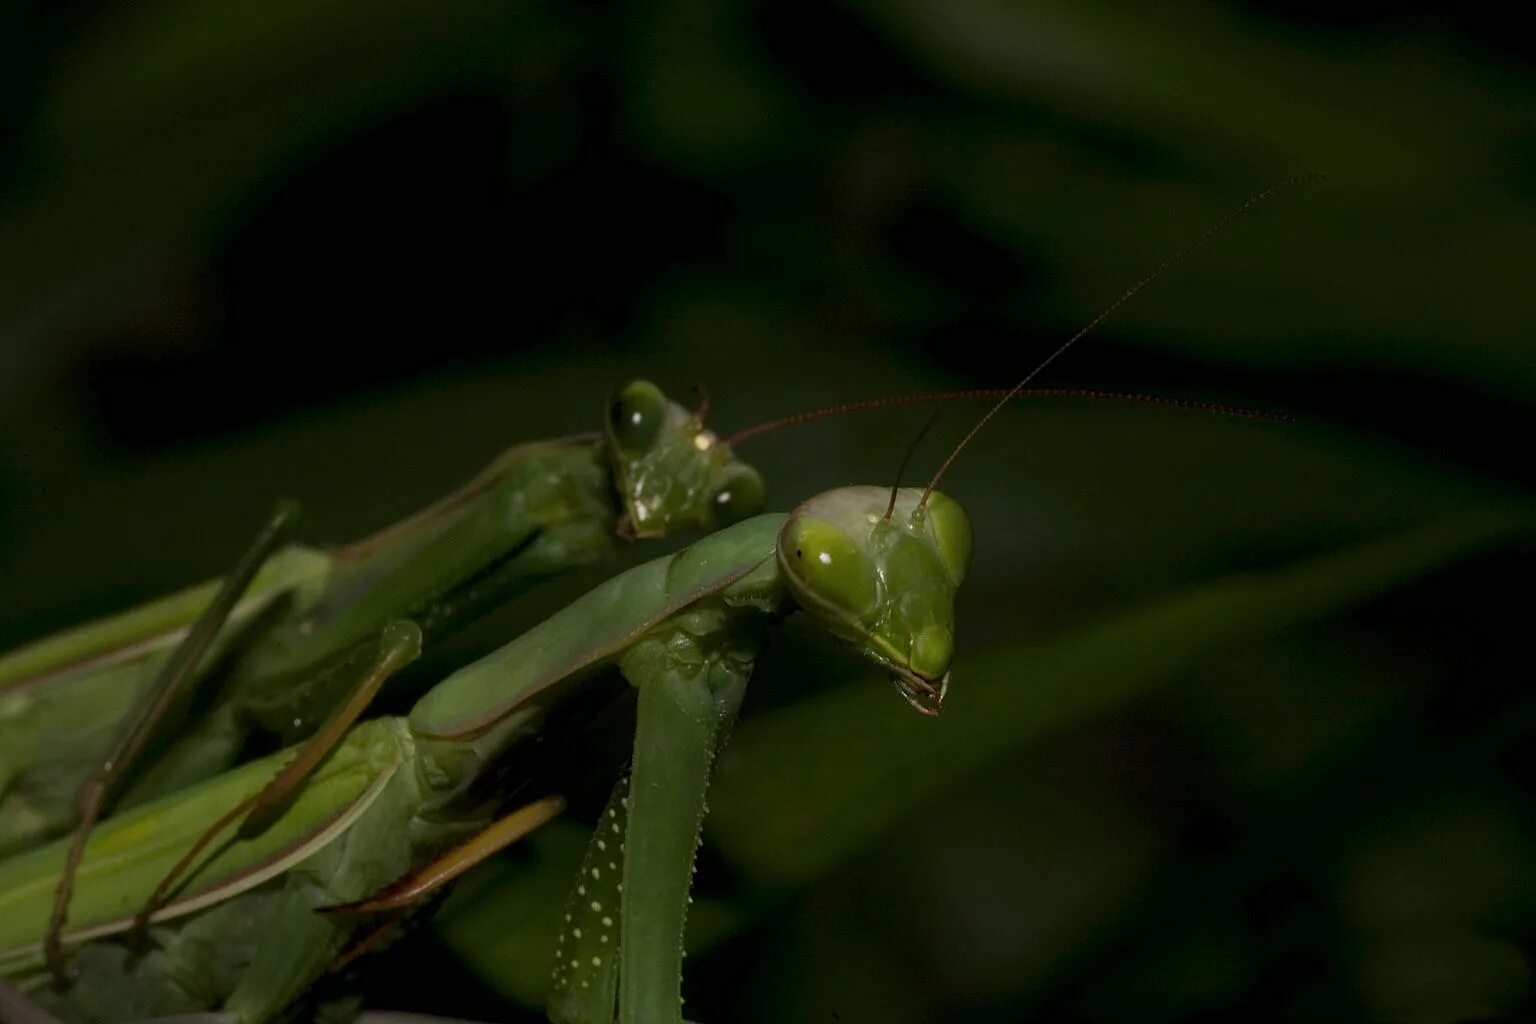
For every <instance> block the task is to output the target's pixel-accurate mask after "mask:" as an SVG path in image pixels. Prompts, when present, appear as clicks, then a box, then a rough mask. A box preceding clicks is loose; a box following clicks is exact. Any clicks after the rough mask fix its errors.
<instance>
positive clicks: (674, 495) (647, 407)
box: [605, 380, 766, 538]
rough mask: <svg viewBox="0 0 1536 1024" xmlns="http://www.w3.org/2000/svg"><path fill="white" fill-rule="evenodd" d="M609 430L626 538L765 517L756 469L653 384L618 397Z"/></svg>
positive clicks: (637, 384)
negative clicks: (759, 516)
mask: <svg viewBox="0 0 1536 1024" xmlns="http://www.w3.org/2000/svg"><path fill="white" fill-rule="evenodd" d="M605 429H606V435H607V439H608V450H609V453H610V461H611V465H612V469H613V478H614V484H615V486H616V488H617V490H618V493H619V498H620V500H621V501H622V502H623V506H624V512H623V516H622V518H621V519H620V521H619V529H620V532H621V533H623V534H624V535H626V536H629V537H633V538H643V537H662V536H666V535H668V534H671V533H674V532H676V531H678V530H684V529H699V530H717V529H719V528H720V527H722V526H729V525H730V524H732V523H735V522H739V521H740V520H742V519H746V518H748V517H749V516H754V515H757V513H759V512H761V511H762V510H763V501H764V497H765V491H766V488H765V487H764V485H763V478H762V476H761V475H760V474H759V473H758V472H757V470H755V469H753V468H752V467H751V466H749V465H747V464H746V463H744V462H742V461H741V460H739V459H737V458H736V456H735V454H734V453H733V452H732V451H731V446H730V445H728V444H726V443H725V442H724V441H722V440H720V439H719V438H718V437H716V436H715V434H714V432H713V431H710V430H707V429H705V427H704V417H703V414H702V413H701V412H694V411H690V410H688V409H685V408H684V407H683V406H681V405H679V404H678V403H677V402H674V401H672V400H671V399H669V398H668V397H667V396H666V395H665V394H663V393H662V390H661V389H660V388H658V387H657V386H656V385H655V384H652V383H651V382H650V381H648V380H636V381H631V382H630V383H628V384H626V385H624V386H623V387H622V388H620V389H619V390H618V391H616V392H614V394H613V397H612V398H611V399H610V400H609V403H608V417H607V421H606V428H605Z"/></svg>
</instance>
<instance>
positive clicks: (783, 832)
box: [706, 513, 1519, 885]
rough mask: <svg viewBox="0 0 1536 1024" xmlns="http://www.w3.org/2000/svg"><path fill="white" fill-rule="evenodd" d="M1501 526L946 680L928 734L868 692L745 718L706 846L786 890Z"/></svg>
mask: <svg viewBox="0 0 1536 1024" xmlns="http://www.w3.org/2000/svg"><path fill="white" fill-rule="evenodd" d="M1518 525H1519V520H1518V519H1516V518H1513V517H1510V516H1507V515H1504V514H1499V513H1489V514H1487V515H1479V516H1468V517H1463V518H1457V519H1453V520H1449V521H1444V522H1436V523H1431V524H1428V525H1426V526H1423V527H1420V528H1417V529H1413V530H1410V531H1408V532H1406V533H1403V534H1399V535H1397V536H1393V537H1389V538H1385V539H1382V540H1378V541H1374V542H1371V543H1367V544H1364V545H1361V546H1358V547H1354V548H1351V549H1348V550H1345V551H1342V552H1339V553H1337V554H1331V555H1327V556H1324V557H1322V558H1318V559H1313V560H1309V561H1306V562H1303V563H1301V564H1299V565H1293V566H1290V567H1287V568H1284V569H1280V570H1277V571H1273V572H1267V573H1254V574H1244V575H1240V576H1236V577H1232V578H1228V579H1225V580H1221V581H1219V582H1216V583H1212V584H1209V585H1206V586H1202V587H1198V588H1195V589H1194V590H1192V591H1189V592H1187V593H1184V594H1180V595H1177V596H1175V597H1172V598H1169V599H1167V600H1163V601H1158V602H1156V603H1154V604H1151V605H1149V606H1147V607H1144V608H1140V609H1136V610H1134V611H1131V612H1129V613H1126V614H1123V615H1119V616H1115V617H1112V618H1110V619H1107V620H1105V621H1104V622H1102V623H1100V624H1098V625H1096V626H1093V627H1090V628H1088V629H1084V630H1082V631H1079V632H1076V633H1073V634H1072V635H1070V636H1067V637H1064V638H1063V639H1061V640H1059V641H1057V642H1055V643H1050V644H1046V645H1044V646H1041V647H1038V648H1036V649H1034V650H1026V651H1019V650H1010V649H998V650H993V651H988V652H986V653H984V654H981V655H979V656H975V657H971V658H967V657H966V656H965V655H964V653H963V651H964V649H963V647H962V653H961V655H960V658H959V660H958V662H957V664H956V666H955V671H954V680H953V682H952V686H951V691H950V698H949V701H948V703H947V705H946V707H945V710H944V713H943V714H942V715H941V716H939V718H938V719H937V720H927V719H923V718H920V717H919V716H916V715H914V714H912V713H911V711H910V709H908V708H906V707H905V705H903V704H902V703H901V702H900V701H897V700H894V699H893V698H892V697H891V695H890V694H888V693H885V692H881V691H880V689H879V688H878V687H875V686H845V687H841V688H839V689H837V690H835V691H832V692H830V693H828V694H825V695H823V696H821V697H818V698H814V699H811V700H806V701H802V702H800V703H797V704H795V705H792V706H790V707H787V708H784V709H781V710H779V711H775V712H773V713H771V714H767V715H763V716H760V717H758V718H756V719H753V720H752V721H751V722H750V723H749V724H748V726H747V727H745V728H743V729H742V730H741V731H740V733H739V735H738V736H737V737H736V738H735V740H734V741H733V743H732V746H731V748H730V750H729V751H728V753H727V755H726V756H725V757H723V758H722V763H721V770H720V775H719V778H718V779H717V780H716V783H715V787H714V789H713V791H712V795H711V813H710V816H709V819H708V822H707V824H706V829H707V833H708V836H709V839H710V841H712V842H713V843H714V844H715V845H716V848H717V849H720V850H722V851H723V852H724V853H725V855H726V856H728V857H729V858H730V859H731V860H732V861H734V862H735V863H736V864H738V865H739V866H740V867H741V868H742V869H743V870H744V871H745V872H746V873H747V874H748V875H749V876H750V877H751V878H753V879H754V880H755V881H757V882H760V883H765V884H770V885H793V884H799V883H802V882H804V881H806V880H808V879H810V878H811V877H813V876H815V875H816V874H817V873H819V872H821V871H824V870H826V869H827V868H828V867H830V866H831V865H833V864H835V863H837V862H838V861H839V860H841V859H842V858H844V857H846V856H848V855H849V854H850V853H852V852H854V851H855V850H857V849H858V848H860V847H861V846H862V845H864V844H865V843H868V842H870V841H871V840H873V839H874V838H876V837H877V836H879V835H880V834H881V833H882V832H883V831H884V830H886V829H888V828H890V827H892V826H893V825H894V824H895V823H896V822H897V821H899V820H900V819H901V818H902V816H903V815H905V814H906V813H907V812H908V811H910V810H911V809H913V808H915V807H918V806H920V805H921V804H922V803H923V802H924V801H925V800H927V799H929V798H931V797H933V796H934V795H936V794H938V793H939V792H941V791H942V790H943V789H944V788H945V787H947V786H950V785H953V784H954V783H956V782H958V781H960V780H961V779H963V778H964V777H965V776H966V775H967V774H969V773H971V772H974V771H976V770H978V769H980V768H983V767H984V766H986V765H987V764H988V763H989V762H991V761H992V760H994V759H996V758H997V757H998V756H999V755H1001V754H1003V753H1005V752H1007V751H1010V750H1014V749H1017V748H1019V747H1021V746H1024V745H1026V744H1028V743H1030V742H1031V741H1034V740H1036V739H1038V738H1039V737H1041V736H1042V735H1044V734H1046V733H1049V732H1051V731H1054V730H1057V729H1060V728H1061V727H1062V726H1064V725H1066V724H1068V723H1071V722H1074V721H1078V720H1081V719H1083V718H1086V717H1088V716H1090V715H1093V714H1097V713H1100V712H1103V711H1105V710H1108V709H1109V708H1112V707H1115V706H1118V705H1122V704H1124V703H1125V702H1127V701H1129V700H1132V699H1135V698H1136V697H1138V696H1140V695H1142V694H1144V693H1146V692H1147V691H1148V690H1150V689H1151V688H1152V687H1153V686H1154V685H1156V684H1157V683H1159V682H1162V681H1164V680H1167V679H1169V678H1171V677H1174V676H1176V675H1177V674H1178V673H1179V672H1180V671H1181V670H1183V669H1185V668H1187V667H1189V666H1191V665H1193V664H1195V663H1196V662H1198V661H1199V659H1201V658H1202V657H1204V656H1206V655H1207V654H1209V653H1211V652H1213V651H1215V650H1217V649H1219V648H1220V647H1221V646H1223V645H1227V644H1232V643H1238V642H1241V641H1242V640H1244V639H1245V638H1251V637H1258V636H1262V635H1264V634H1266V633H1271V632H1274V631H1276V630H1280V629H1285V628H1287V627H1290V626H1292V625H1295V624H1298V623H1301V622H1305V621H1307V620H1310V619H1317V618H1321V617H1323V616H1325V615H1328V614H1331V613H1333V612H1336V611H1338V610H1340V609H1342V608H1344V607H1346V606H1348V605H1350V604H1352V603H1355V602H1358V601H1361V600H1364V599H1366V598H1368V597H1370V596H1371V595H1373V594H1376V593H1380V592H1382V591H1385V590H1389V589H1391V588H1392V587H1394V586H1397V585H1399V584H1401V583H1403V582H1405V581H1407V580H1409V579H1412V578H1413V577H1415V576H1417V575H1420V574H1423V573H1425V572H1428V571H1430V570H1432V569H1434V568H1435V567H1437V566H1442V565H1445V564H1448V563H1450V562H1453V561H1455V560H1456V559H1457V558H1460V557H1462V556H1464V555H1465V554H1467V553H1468V552H1469V551H1472V550H1474V549H1476V548H1477V547H1479V546H1482V545H1485V544H1487V543H1489V542H1491V541H1493V540H1495V539H1497V538H1499V537H1500V536H1504V535H1507V534H1508V533H1509V532H1510V531H1511V530H1513V529H1515V528H1516V527H1517V526H1518Z"/></svg>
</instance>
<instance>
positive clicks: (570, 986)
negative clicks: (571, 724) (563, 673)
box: [549, 619, 760, 1024]
mask: <svg viewBox="0 0 1536 1024" xmlns="http://www.w3.org/2000/svg"><path fill="white" fill-rule="evenodd" d="M701 626H705V627H706V628H705V629H704V630H701V629H700V627H701ZM709 626H713V627H714V629H713V630H711V629H708V627H709ZM714 630H720V631H721V632H723V633H724V634H725V640H726V642H725V644H724V645H721V644H720V637H718V636H713V635H711V633H713V632H714ZM759 639H760V638H758V637H755V636H754V637H742V636H738V635H735V634H734V632H733V631H732V629H731V623H730V622H729V621H728V619H727V620H726V621H724V622H716V623H708V624H706V623H699V622H691V623H687V624H686V628H679V629H677V630H676V631H675V632H674V633H672V634H671V635H670V636H667V637H656V638H652V639H650V640H647V641H644V642H642V643H641V644H639V645H637V647H635V648H633V649H632V650H631V651H630V652H629V653H628V654H627V655H626V656H625V657H624V659H623V661H622V663H621V664H622V668H623V670H624V673H625V675H626V676H628V677H629V679H630V681H631V682H632V683H634V684H635V685H636V686H637V687H639V690H640V701H639V712H638V717H637V721H636V725H635V751H634V762H633V767H632V769H631V772H630V776H629V779H628V781H627V783H620V785H619V787H618V788H617V789H616V790H615V792H614V795H613V797H612V799H611V800H610V801H609V804H608V807H607V809H606V810H605V811H604V812H603V817H602V819H601V820H600V821H599V822H598V827H597V831H596V833H595V835H594V836H593V840H592V844H591V845H590V846H589V847H588V850H587V856H586V859H585V860H584V861H583V863H582V868H581V876H580V877H579V878H578V879H577V883H576V890H575V896H574V897H573V899H572V903H571V911H570V913H569V914H568V916H567V920H566V932H565V934H564V935H563V936H562V938H561V940H560V944H559V953H558V954H557V955H558V956H559V958H560V959H559V961H558V962H557V964H556V968H555V994H554V997H553V998H552V999H551V1001H550V1007H549V1013H550V1018H551V1019H552V1020H554V1021H556V1022H560V1024H567V1022H568V1024H611V1022H612V1021H613V1020H614V1019H615V1018H614V1016H613V1013H614V1009H613V1008H614V992H615V983H616V989H617V1010H618V1015H617V1020H618V1021H619V1022H620V1024H680V1022H681V1021H682V966H683V927H684V925H685V923H686V920H687V915H688V902H689V896H688V892H689V890H690V888H692V882H693V859H694V853H695V851H696V850H697V848H698V842H699V828H700V825H701V824H702V823H703V820H704V797H705V793H706V791H707V789H708V787H709V773H710V768H711V766H712V764H713V761H714V756H715V750H716V747H717V745H718V743H719V740H720V738H721V736H722V734H723V732H724V730H725V728H726V727H727V726H728V724H729V722H730V721H731V719H732V718H733V717H734V716H735V713H736V709H737V708H738V707H739V706H740V703H741V698H742V696H743V694H744V692H745V688H746V681H747V676H748V674H749V673H750V672H751V668H752V662H753V660H754V658H755V657H756V653H757V643H758V640H759ZM711 646H712V647H715V648H717V649H715V650H710V649H708V648H709V647H711ZM615 842H618V844H619V845H618V849H617V851H615V850H614V847H613V844H614V843H615ZM616 869H617V870H618V871H619V872H620V874H619V877H617V878H616V877H614V874H613V872H614V871H615V870H616ZM615 911H617V912H615ZM615 933H616V934H617V937H618V938H617V941H618V945H619V948H618V951H617V963H615V956H614V951H613V950H612V949H611V947H610V943H609V939H610V937H612V936H613V935H615ZM615 975H616V976H615Z"/></svg>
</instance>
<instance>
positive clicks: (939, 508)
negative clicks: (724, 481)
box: [778, 487, 971, 715]
mask: <svg viewBox="0 0 1536 1024" xmlns="http://www.w3.org/2000/svg"><path fill="white" fill-rule="evenodd" d="M887 509H889V510H890V514H889V515H887ZM778 552H779V555H778V557H779V565H780V567H781V568H782V570H783V572H784V577H785V579H786V580H787V581H788V585H789V589H790V592H791V594H792V595H793V596H794V598H795V600H796V601H797V602H798V603H799V604H800V606H801V607H802V608H804V609H805V610H806V611H807V612H809V613H810V614H811V615H814V616H815V617H816V619H817V620H818V621H819V622H820V623H821V624H822V625H824V626H825V627H826V628H827V629H829V630H830V631H831V632H833V633H834V634H836V635H837V636H840V637H842V638H843V639H845V640H848V641H849V642H851V643H853V644H854V645H855V646H857V647H858V648H859V650H860V651H862V652H863V653H864V654H865V655H866V656H868V657H869V658H871V659H873V660H874V661H876V662H878V663H879V664H881V665H883V666H884V667H885V668H886V669H888V670H889V671H890V673H891V676H892V679H893V681H894V682H895V683H896V687H897V689H898V690H900V691H901V695H902V696H903V697H905V698H906V699H907V701H908V702H909V703H911V704H912V706H913V707H915V708H917V709H918V710H919V711H921V712H923V713H924V714H930V715H932V714H938V712H939V709H940V707H942V706H943V703H944V693H945V691H946V689H947V688H948V686H949V665H950V659H951V658H952V657H953V655H954V649H955V591H956V590H957V589H958V588H959V586H960V582H961V581H962V580H963V579H965V573H966V569H967V568H968V567H969V566H970V562H971V523H970V520H969V519H968V518H967V517H966V514H965V511H964V510H963V509H962V508H961V507H960V506H959V504H958V503H956V502H955V501H954V500H953V499H951V498H949V497H947V496H945V495H943V494H940V493H939V492H938V491H933V492H931V493H929V494H928V497H927V502H926V504H925V503H924V502H923V491H922V490H921V489H920V488H902V489H900V490H898V491H897V492H896V497H895V502H894V503H892V501H891V492H890V491H889V490H886V489H884V488H881V487H841V488H838V489H837V490H833V491H827V492H825V493H823V494H818V495H817V496H816V497H814V498H812V499H810V500H809V501H807V502H805V504H803V505H801V506H800V507H799V508H797V509H795V510H794V511H793V512H791V513H790V514H789V515H788V516H787V517H786V518H785V520H784V525H783V526H782V527H781V528H780V530H779V544H778Z"/></svg>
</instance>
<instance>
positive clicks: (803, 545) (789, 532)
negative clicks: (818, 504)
mask: <svg viewBox="0 0 1536 1024" xmlns="http://www.w3.org/2000/svg"><path fill="white" fill-rule="evenodd" d="M780 551H781V561H782V564H783V565H784V567H785V569H786V571H787V572H786V575H787V577H788V579H789V583H790V589H791V590H792V591H793V592H794V594H795V597H796V598H799V599H800V600H802V601H803V602H807V603H809V604H812V605H815V606H820V607H821V608H823V609H826V610H828V611H831V612H834V613H835V614H836V615H837V616H838V617H839V618H841V619H844V620H846V621H850V622H854V621H858V620H859V619H862V618H863V617H864V616H866V615H868V614H869V613H870V612H872V611H873V610H874V607H875V602H876V601H877V600H878V597H879V584H878V581H877V580H876V577H875V564H874V562H873V561H872V560H871V559H870V557H869V555H868V554H866V553H865V552H864V550H863V549H862V548H861V547H860V546H859V545H858V544H857V543H856V542H855V541H854V539H853V538H852V537H850V536H848V534H846V533H844V532H843V530H842V529H841V528H839V527H837V526H835V525H833V524H832V523H829V522H827V521H825V520H822V519H816V518H814V517H811V516H791V517H790V518H789V520H788V521H786V522H785V524H784V532H783V538H782V542H781V545H780Z"/></svg>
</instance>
